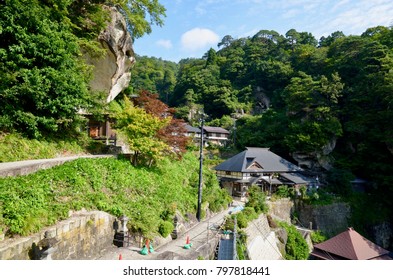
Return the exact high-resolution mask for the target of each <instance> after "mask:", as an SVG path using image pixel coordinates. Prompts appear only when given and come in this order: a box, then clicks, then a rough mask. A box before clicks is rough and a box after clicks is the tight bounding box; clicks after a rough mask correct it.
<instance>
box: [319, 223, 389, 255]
mask: <svg viewBox="0 0 393 280" xmlns="http://www.w3.org/2000/svg"><path fill="white" fill-rule="evenodd" d="M311 256H313V257H314V259H322V260H393V258H392V257H391V253H390V252H389V251H388V250H386V249H384V248H382V247H380V246H378V245H377V244H375V243H373V242H371V241H370V240H368V239H366V238H364V237H363V236H362V235H360V234H359V233H357V232H356V231H355V230H354V229H353V228H348V229H347V230H346V231H344V232H342V233H340V234H338V235H336V236H334V237H332V238H330V239H329V240H326V241H325V242H322V243H319V244H316V245H314V249H313V251H312V252H311Z"/></svg>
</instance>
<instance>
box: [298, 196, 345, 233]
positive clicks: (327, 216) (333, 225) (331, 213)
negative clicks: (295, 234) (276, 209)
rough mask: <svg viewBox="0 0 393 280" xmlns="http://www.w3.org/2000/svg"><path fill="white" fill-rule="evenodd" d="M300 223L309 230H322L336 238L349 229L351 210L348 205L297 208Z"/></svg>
mask: <svg viewBox="0 0 393 280" xmlns="http://www.w3.org/2000/svg"><path fill="white" fill-rule="evenodd" d="M296 210H297V213H298V214H299V221H300V223H301V224H302V225H303V226H304V227H307V228H311V229H314V230H321V231H322V232H323V233H324V234H326V235H327V236H334V235H336V234H338V233H341V232H343V231H344V230H346V229H347V228H348V221H349V218H350V214H351V209H350V207H349V205H348V204H346V203H333V204H329V205H302V204H299V205H297V206H296Z"/></svg>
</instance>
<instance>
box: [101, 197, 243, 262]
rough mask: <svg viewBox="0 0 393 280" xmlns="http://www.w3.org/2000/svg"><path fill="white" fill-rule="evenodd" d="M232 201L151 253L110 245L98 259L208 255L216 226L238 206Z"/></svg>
mask: <svg viewBox="0 0 393 280" xmlns="http://www.w3.org/2000/svg"><path fill="white" fill-rule="evenodd" d="M237 203H241V202H237V201H234V204H236V205H234V206H231V207H229V208H228V209H227V210H224V211H222V212H220V213H218V214H216V215H214V216H213V217H211V218H209V219H207V220H204V221H201V222H199V223H197V224H196V225H195V226H194V227H192V228H191V229H189V230H188V231H187V232H186V233H185V234H183V235H182V236H179V237H178V238H177V239H175V240H172V241H170V242H169V243H167V244H164V245H162V246H161V247H158V248H154V252H153V253H149V254H148V255H142V254H141V253H140V250H141V248H138V247H134V246H131V247H127V248H124V247H120V248H118V247H115V246H113V247H111V248H108V249H107V250H106V252H105V253H104V254H103V255H102V256H101V257H100V258H99V259H100V260H118V259H119V257H120V256H121V258H122V259H124V260H196V259H197V258H198V257H201V256H206V255H209V253H208V251H209V252H211V251H212V250H214V249H212V248H215V247H216V245H217V242H218V238H219V232H218V230H217V229H218V228H219V227H220V226H221V225H222V223H223V222H224V219H225V216H226V215H229V214H230V213H231V212H232V211H233V209H234V208H235V207H236V206H238V205H237ZM187 236H188V237H189V240H190V243H191V244H192V246H191V247H190V248H189V249H185V248H184V245H185V244H186V241H187Z"/></svg>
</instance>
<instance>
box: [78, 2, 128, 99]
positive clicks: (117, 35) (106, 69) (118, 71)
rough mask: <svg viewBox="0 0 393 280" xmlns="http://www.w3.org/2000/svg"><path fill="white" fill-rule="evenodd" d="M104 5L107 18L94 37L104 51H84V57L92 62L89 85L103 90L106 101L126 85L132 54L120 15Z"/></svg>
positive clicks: (123, 20) (94, 89)
mask: <svg viewBox="0 0 393 280" xmlns="http://www.w3.org/2000/svg"><path fill="white" fill-rule="evenodd" d="M104 9H108V11H109V14H110V21H109V22H108V25H107V27H106V29H105V30H103V31H102V32H101V33H100V35H99V37H98V41H99V42H100V43H101V46H102V47H103V48H104V49H105V50H106V55H105V56H103V57H98V58H97V57H91V56H89V55H86V61H87V63H88V64H90V65H93V66H94V69H93V79H92V80H91V82H90V87H91V89H92V90H93V91H100V92H104V93H105V94H106V102H108V103H109V102H110V101H112V100H113V99H114V98H115V97H116V96H117V95H118V94H119V93H120V92H121V91H122V90H123V89H124V88H126V87H127V86H128V84H129V82H130V80H131V72H130V70H131V67H132V65H133V64H134V63H135V54H134V50H133V47H132V38H131V36H130V34H129V32H128V31H127V26H126V21H125V19H124V17H123V15H122V14H121V13H120V12H119V11H118V10H117V9H116V8H114V7H104Z"/></svg>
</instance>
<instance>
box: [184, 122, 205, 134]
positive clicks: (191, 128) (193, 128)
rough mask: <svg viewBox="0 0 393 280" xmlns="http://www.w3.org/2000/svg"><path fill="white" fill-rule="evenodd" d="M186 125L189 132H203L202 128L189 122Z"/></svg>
mask: <svg viewBox="0 0 393 280" xmlns="http://www.w3.org/2000/svg"><path fill="white" fill-rule="evenodd" d="M184 126H185V128H186V130H187V132H190V133H201V130H200V129H199V128H198V127H193V126H191V125H189V124H185V125H184Z"/></svg>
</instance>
